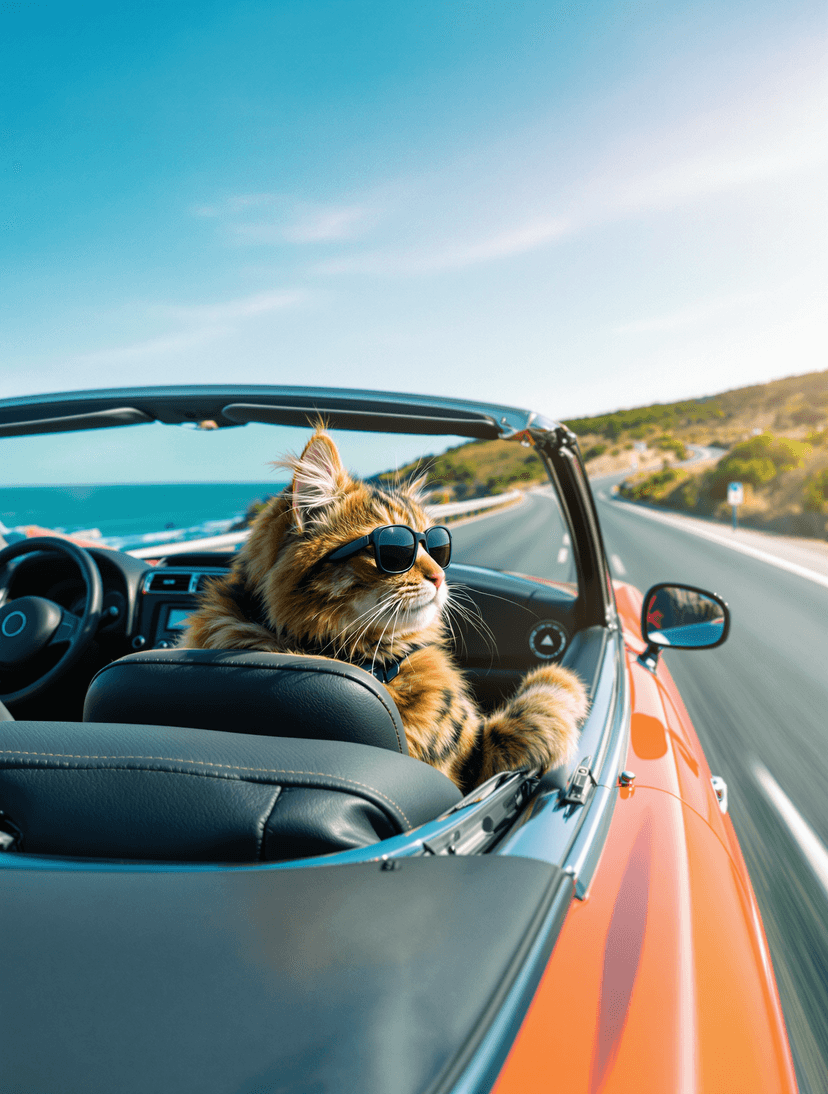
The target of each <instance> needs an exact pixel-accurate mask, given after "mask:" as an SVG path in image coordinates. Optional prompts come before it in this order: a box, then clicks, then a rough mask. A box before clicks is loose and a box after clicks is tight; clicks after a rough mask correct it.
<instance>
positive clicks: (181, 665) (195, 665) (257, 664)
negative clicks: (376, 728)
mask: <svg viewBox="0 0 828 1094" xmlns="http://www.w3.org/2000/svg"><path fill="white" fill-rule="evenodd" d="M281 656H284V657H300V658H301V657H306V656H307V654H301V653H287V654H282V655H281ZM313 660H317V661H328V660H331V661H334V662H335V663H336V659H335V658H327V657H319V658H313ZM339 663H340V664H347V662H339ZM130 665H152V666H153V667H154V668H155V667H157V666H159V665H160V666H162V667H168V668H173V667H174V668H175V669H177V670H180V669H200V668H204V666H205V665H209V666H210V668H211V669H225V668H235V669H244V668H250V667H251V666H252V667H253V668H257V669H270V670H271V672H287V671H296V670H295V669H290V668H289V667H288V666H287V665H273V664H271V662H269V661H191V662H189V663H188V662H186V661H166V660H161V661H159V660H154V659H153V658H149V659H148V660H146V661H145V660H144V659H143V658H137V657H136V658H135V660H134V661H130V662H128V663H127V664H119V662H117V661H112V662H111V663H110V664H109V665H105V666H104V668H102V669H101V671H100V673H99V674H98V675H103V673H105V672H106V671H107V670H108V669H124V668H129V666H130ZM350 667H351V668H355V669H359V671H360V672H364V671H365V670H364V669H360V668H359V665H351V666H350ZM301 671H306V670H304V669H303V670H301ZM325 671H326V672H327V673H328V674H329V675H330V676H338V677H340V678H341V679H342V680H350V681H351V682H352V683H354V684H359V686H360V687H361V688H364V689H365V690H366V691H367V692H368V693H369V694H370V695H374V696H375V697H376V698H377V699H379V701H380V702H381V703H382V705H383V708H384V709H385V713H386V714H387V715H388V717H389V718H390V719H391V724H392V725H393V727H394V736H395V737H396V738H397V747H398V748H399V750H400V752H402V750H403V748H402V741H401V740H400V735H399V733H398V731H397V724H396V722H395V721H394V715H393V713H392V711H391V708H390V707H389V706H388V703H387V702H386V700H385V697H384V696H383V694H382V693H381V692H380V691H374V690H373V688H371V687H369V686H368V683H367V682H366V681H365V680H360V679H359V678H358V677H357V678H356V679H354V677H353V676H351V675H350V674H349V673H347V672H342V671H341V670H337V669H329V668H327V667H326V668H325Z"/></svg>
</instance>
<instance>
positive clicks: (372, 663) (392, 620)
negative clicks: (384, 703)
mask: <svg viewBox="0 0 828 1094" xmlns="http://www.w3.org/2000/svg"><path fill="white" fill-rule="evenodd" d="M401 607H402V605H401V604H399V603H398V604H397V607H396V608H395V610H394V612H393V613H392V615H391V618H390V619H389V620H388V622H387V623H386V624H385V626H384V627H383V628H382V633H381V634H380V636H379V638H378V639H377V645H376V648H375V649H374V656H373V657H372V658H371V672H372V673H373V671H374V665H375V664H376V660H377V654H378V653H379V649H380V646H381V645H382V639H383V637H384V635H385V632H386V631H387V630H388V628H389V627H390V625H391V623H392V622H394V620H395V619H396V618H397V615H398V614H399V611H400V608H401ZM396 633H397V628H396V624H395V626H394V630H393V631H392V632H391V644H392V645H393V642H394V635H395V634H396Z"/></svg>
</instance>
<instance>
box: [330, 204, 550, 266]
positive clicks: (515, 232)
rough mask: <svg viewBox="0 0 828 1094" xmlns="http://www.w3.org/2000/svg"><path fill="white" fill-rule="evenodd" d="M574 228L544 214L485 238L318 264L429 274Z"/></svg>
mask: <svg viewBox="0 0 828 1094" xmlns="http://www.w3.org/2000/svg"><path fill="white" fill-rule="evenodd" d="M571 231H572V225H571V223H570V222H569V221H567V220H565V219H563V218H554V217H541V218H539V219H533V220H531V221H529V222H528V223H525V224H520V225H516V226H515V227H512V228H508V229H506V230H505V231H501V232H496V233H494V234H493V235H489V236H485V237H484V238H482V239H477V240H468V241H464V242H458V243H454V244H452V245H450V246H448V247H440V246H439V245H436V246H432V247H423V248H419V249H418V248H413V249H411V250H409V251H402V252H399V253H397V254H394V253H385V254H384V253H382V252H373V253H364V254H361V255H350V256H344V257H342V258H334V259H329V260H327V261H324V262H320V263H318V264H317V265H316V266H315V267H314V268H315V269H316V270H317V271H318V272H320V273H326V274H340V273H383V274H402V275H405V274H427V273H439V272H441V271H443V270H463V269H467V268H469V267H471V266H478V265H481V264H483V263H487V262H492V261H495V260H497V259H500V258H509V257H511V256H513V255H521V254H526V253H527V252H528V251H534V250H537V249H538V248H539V247H544V246H546V245H547V244H549V243H552V242H554V241H555V240H557V239H560V238H561V237H562V236H565V235H567V234H569V232H571Z"/></svg>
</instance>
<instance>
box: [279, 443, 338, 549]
mask: <svg viewBox="0 0 828 1094" xmlns="http://www.w3.org/2000/svg"><path fill="white" fill-rule="evenodd" d="M279 466H282V467H287V468H289V469H290V470H291V471H293V481H292V482H291V484H290V495H291V504H292V507H293V515H294V519H295V521H296V524H297V526H298V527H299V528H301V527H302V526H303V524H304V521H305V520H306V519H310V520H313V519H314V512H315V511H316V510H319V509H324V508H325V507H326V506H328V505H331V504H332V503H333V502H335V501H337V500H338V499H339V498H341V497H342V496H343V494H344V493H345V491H346V489H347V487H348V485H349V483H350V481H351V478H350V476H349V474H348V472H347V471H346V470H345V468H344V467H343V466H342V460H341V459H340V457H339V452H338V450H337V447H336V445H335V444H334V443H333V441H332V440H331V438H330V437H329V436H328V435H327V433H323V432H322V431H321V430H319V429H318V430H317V431H316V433H314V435H313V436H312V437H311V439H310V440H309V441H308V443H307V444H306V445H305V448H304V451H303V452H302V455H301V456H299V457H296V456H292V457H289V458H288V459H286V460H283V461H280V464H279Z"/></svg>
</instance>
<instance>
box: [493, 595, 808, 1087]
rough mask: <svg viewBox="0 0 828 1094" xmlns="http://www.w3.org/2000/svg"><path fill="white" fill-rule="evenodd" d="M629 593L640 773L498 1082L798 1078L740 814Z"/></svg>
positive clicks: (686, 1083)
mask: <svg viewBox="0 0 828 1094" xmlns="http://www.w3.org/2000/svg"><path fill="white" fill-rule="evenodd" d="M616 591H617V604H618V610H619V620H620V622H621V624H622V627H623V631H624V637H625V642H626V644H627V660H628V671H629V678H630V693H631V702H632V711H631V719H630V742H629V747H628V752H627V763H626V767H627V769H628V770H630V771H631V772H633V773H634V774H635V780H634V783H633V784H632V786H631V787H629V788H624V787H621V788H619V789H618V790H617V801H616V805H615V810H614V813H613V818H612V823H611V825H610V829H609V834H608V837H607V840H606V843H605V845H604V848H603V853H602V856H601V861H600V865H599V868H598V870H597V871H596V874H595V877H594V879H593V881H592V884H591V886H590V888H589V891H588V893H587V895H586V899H585V900H583V901H574V902H573V904H572V906H571V908H570V911H569V914H568V916H567V918H566V920H565V922H564V925H563V928H562V930H561V934H560V936H559V939H558V942H557V945H556V947H555V950H554V952H553V954H552V957H551V959H550V962H549V965H548V967H547V969H546V972H545V974H544V976H543V978H542V980H541V983H540V985H539V987H538V991H537V993H536V996H535V1000H534V1002H533V1004H532V1007H531V1008H530V1010H529V1012H528V1014H527V1016H526V1019H525V1020H524V1023H523V1025H522V1028H521V1030H520V1032H519V1034H518V1036H517V1038H516V1041H515V1044H514V1046H513V1048H512V1051H511V1053H510V1055H509V1057H508V1058H507V1061H506V1064H505V1066H504V1068H503V1070H502V1072H501V1075H500V1078H499V1080H498V1082H497V1084H496V1086H495V1088H494V1090H495V1092H496V1094H525V1092H526V1091H530V1090H531V1091H532V1092H533V1094H535V1092H537V1094H541V1092H543V1091H546V1090H549V1091H552V1090H555V1091H560V1090H572V1091H585V1092H586V1091H589V1092H590V1094H592V1092H597V1091H602V1092H606V1094H627V1092H630V1094H631V1092H633V1091H635V1092H636V1094H638V1092H640V1091H642V1090H652V1091H670V1092H679V1091H680V1092H682V1094H684V1092H687V1094H690V1092H701V1091H721V1090H725V1089H726V1090H728V1091H734V1092H736V1091H744V1092H745V1094H747V1092H751V1094H753V1092H755V1091H758V1090H762V1091H763V1092H764V1091H768V1092H770V1091H780V1092H782V1091H784V1092H792V1091H796V1089H797V1086H796V1079H795V1076H794V1071H793V1064H792V1060H791V1055H790V1050H789V1047H788V1043H787V1038H786V1036H785V1032H784V1023H783V1020H782V1011H781V1006H780V1002H779V996H778V992H777V988H776V982H775V979H774V975H773V970H772V967H771V963H770V957H769V953H768V947H767V941H766V939H765V935H764V931H763V928H762V925H761V920H760V917H759V913H758V909H757V905H756V899H755V896H754V894H753V890H752V887H751V884H750V880H749V878H748V875H747V870H746V867H745V863H744V859H743V858H742V854H741V851H740V849H739V845H738V842H737V840H736V835H735V832H734V830H733V825H732V823H731V821H730V818H729V817H727V816H725V815H723V814H722V813H721V810H720V809H719V808H718V803H717V799H716V797H715V794H714V792H713V788H712V784H711V783H710V772H709V768H708V765H707V762H706V760H705V758H704V754H703V752H702V750H701V746H700V745H699V742H698V738H697V736H696V733H695V730H694V729H693V726H692V724H691V722H690V720H689V717H688V715H687V713H686V711H685V709H684V705H683V703H682V702H681V698H680V696H679V695H678V691H677V689H676V687H675V684H674V682H673V680H672V678H671V677H670V674H669V671H668V669H667V667H666V666H665V664H664V661H663V659H662V660H661V662H660V664H659V666H658V672H657V675H656V674H653V673H651V672H650V670H649V669H647V668H645V667H644V666H643V665H642V664H641V663H640V662H639V661H638V655H639V653H640V652H642V651H643V649H644V643H643V642H642V641H641V636H640V632H639V630H638V619H639V618H640V607H641V602H642V596H641V593H640V592H639V591H638V590H636V589H635V588H633V587H632V586H630V585H626V584H622V583H618V585H617V586H616Z"/></svg>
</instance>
